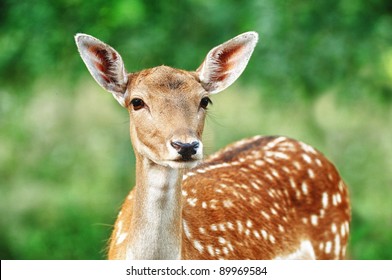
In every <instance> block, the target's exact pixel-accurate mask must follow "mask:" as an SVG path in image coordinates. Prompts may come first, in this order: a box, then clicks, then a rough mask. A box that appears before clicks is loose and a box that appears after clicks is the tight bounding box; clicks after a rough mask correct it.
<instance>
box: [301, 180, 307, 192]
mask: <svg viewBox="0 0 392 280" xmlns="http://www.w3.org/2000/svg"><path fill="white" fill-rule="evenodd" d="M301 189H302V192H303V194H305V195H306V194H308V184H306V182H303V183H302V185H301Z"/></svg>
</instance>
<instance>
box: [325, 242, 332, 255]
mask: <svg viewBox="0 0 392 280" xmlns="http://www.w3.org/2000/svg"><path fill="white" fill-rule="evenodd" d="M331 249H332V242H331V241H327V243H325V253H326V254H329V253H331Z"/></svg>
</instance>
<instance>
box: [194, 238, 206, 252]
mask: <svg viewBox="0 0 392 280" xmlns="http://www.w3.org/2000/svg"><path fill="white" fill-rule="evenodd" d="M193 245H194V246H195V248H196V249H197V250H198V251H199V252H200V253H203V251H204V247H203V245H201V243H200V242H199V241H198V240H194V241H193Z"/></svg>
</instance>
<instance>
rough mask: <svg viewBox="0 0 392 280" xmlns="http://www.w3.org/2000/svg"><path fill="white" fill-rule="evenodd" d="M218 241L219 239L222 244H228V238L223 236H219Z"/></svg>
mask: <svg viewBox="0 0 392 280" xmlns="http://www.w3.org/2000/svg"><path fill="white" fill-rule="evenodd" d="M218 241H219V243H220V244H222V245H224V244H226V239H224V238H223V237H219V238H218Z"/></svg>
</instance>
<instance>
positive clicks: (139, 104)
mask: <svg viewBox="0 0 392 280" xmlns="http://www.w3.org/2000/svg"><path fill="white" fill-rule="evenodd" d="M131 104H132V107H133V110H135V111H137V110H140V109H142V108H144V101H143V100H141V99H140V98H134V99H132V101H131Z"/></svg>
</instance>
